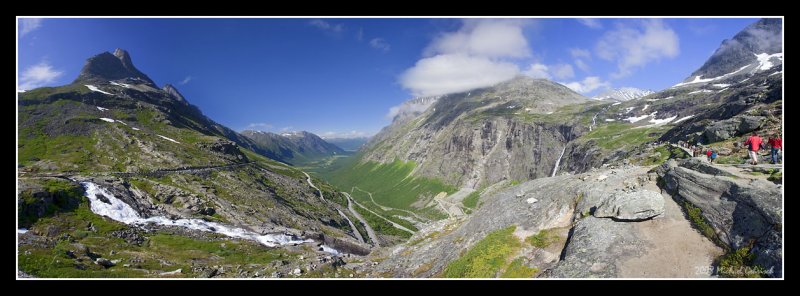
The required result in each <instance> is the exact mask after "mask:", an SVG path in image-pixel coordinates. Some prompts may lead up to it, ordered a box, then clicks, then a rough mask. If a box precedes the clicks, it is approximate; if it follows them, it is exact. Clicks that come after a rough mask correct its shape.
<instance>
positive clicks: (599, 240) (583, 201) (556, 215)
mask: <svg viewBox="0 0 800 296" xmlns="http://www.w3.org/2000/svg"><path fill="white" fill-rule="evenodd" d="M656 176H657V175H655V174H650V173H648V170H647V168H642V167H631V166H629V167H625V168H620V169H607V170H598V171H595V172H589V173H584V174H579V175H561V176H556V177H552V178H541V179H536V180H532V181H528V182H525V183H522V184H520V185H519V186H515V187H510V188H507V189H504V190H499V192H497V193H495V194H488V195H485V196H482V197H481V200H482V201H483V202H484V204H483V205H482V206H481V207H480V208H479V209H478V210H477V211H476V212H475V213H473V214H472V215H470V216H467V218H466V220H459V219H455V218H453V219H448V220H443V221H439V222H436V223H433V224H431V225H429V226H428V227H425V228H423V229H421V230H420V231H419V232H418V233H417V234H415V235H414V236H413V237H412V238H411V239H410V240H409V241H410V243H406V244H403V245H399V246H396V247H394V248H392V249H388V250H385V251H384V253H382V254H381V253H378V254H376V256H381V258H383V257H384V256H386V257H388V258H386V259H385V260H384V261H382V262H380V263H379V264H378V265H377V266H375V267H374V268H373V269H372V274H373V275H377V276H392V277H431V276H441V275H442V272H443V270H445V269H446V268H447V266H448V265H449V264H450V263H451V262H453V261H454V260H456V259H458V258H460V256H462V255H463V254H465V253H467V250H469V249H470V248H472V247H473V246H475V245H476V244H477V243H478V242H479V241H481V240H482V239H483V238H485V237H486V236H487V234H489V233H492V232H493V231H496V230H500V229H504V228H506V227H509V226H511V225H514V226H516V230H515V231H514V236H515V237H517V238H518V239H520V240H521V241H523V242H524V243H522V244H523V246H522V247H521V248H520V249H518V250H516V251H514V252H512V253H509V254H505V255H506V256H507V258H508V259H509V260H511V259H514V258H526V262H528V263H526V264H528V265H529V266H532V267H535V268H537V269H539V270H540V271H542V272H541V273H537V274H536V275H535V276H538V277H625V276H634V277H641V276H645V277H654V276H655V277H664V276H677V277H694V276H702V275H698V274H696V273H695V272H696V270H695V268H694V267H695V266H708V267H710V266H711V263H712V259H713V258H714V257H716V256H714V255H711V253H713V250H714V246H713V244H712V243H711V242H709V241H708V240H707V239H705V238H703V237H702V236H701V235H700V234H699V233H697V232H696V231H694V230H693V229H692V228H691V227H690V226H689V223H688V222H686V220H685V218H683V216H682V214H681V212H680V209H679V207H678V206H677V205H676V204H675V203H674V202H673V201H672V200H669V201H668V202H669V203H667V201H665V200H664V199H663V197H662V196H661V195H660V194H658V193H657V190H658V188H657V187H656V185H655V183H656V180H655V178H656ZM656 196H657V197H656ZM532 198H533V199H535V200H536V201H535V202H533V203H531V202H529V201H530V200H531V199H532ZM658 198H661V199H660V202H659V201H658ZM626 200H641V201H643V202H641V203H635V202H634V203H626V202H625V201H626ZM644 204H646V205H647V206H642V205H644ZM665 204H669V205H671V207H666V206H665ZM614 205H619V206H617V207H616V209H623V210H622V211H617V213H620V214H622V215H620V217H624V218H641V217H643V216H648V215H642V216H639V215H635V214H636V213H637V212H641V211H638V210H635V208H639V209H643V208H646V210H645V212H648V213H651V214H653V213H663V214H660V215H663V216H664V217H663V218H662V217H658V218H657V219H648V220H646V221H641V222H634V221H632V220H620V219H607V218H598V217H595V216H593V215H592V213H593V212H595V213H597V210H598V209H601V208H603V207H606V206H609V207H610V208H614ZM629 211H630V212H632V213H629V214H627V213H628V212H629ZM598 215H600V214H598ZM600 216H603V215H600ZM543 230H546V231H547V232H550V233H560V234H561V240H558V242H557V245H555V246H549V247H545V248H540V247H530V246H529V245H528V242H526V241H525V239H527V238H529V237H531V236H534V235H537V234H540V233H542V231H543ZM567 230H568V231H567ZM560 231H563V232H560ZM662 237H668V238H669V239H666V240H662V239H660V238H662ZM684 242H688V243H685V244H684ZM670 248H673V249H675V250H677V251H675V250H671V249H670ZM665 252H671V253H669V255H668V256H664V255H659V254H663V253H665ZM679 253H691V254H692V255H691V256H688V255H686V254H679ZM676 258H677V259H676ZM635 260H640V261H641V262H634V261H635ZM632 262H633V263H632ZM676 264H679V265H680V268H676V267H675V266H676ZM705 276H708V275H707V274H706V275H705Z"/></svg>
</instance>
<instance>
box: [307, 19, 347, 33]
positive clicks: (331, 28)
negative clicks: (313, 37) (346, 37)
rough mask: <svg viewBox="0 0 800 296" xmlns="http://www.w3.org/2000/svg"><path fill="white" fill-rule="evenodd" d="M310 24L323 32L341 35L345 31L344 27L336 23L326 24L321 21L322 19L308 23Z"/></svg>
mask: <svg viewBox="0 0 800 296" xmlns="http://www.w3.org/2000/svg"><path fill="white" fill-rule="evenodd" d="M308 24H309V25H312V26H314V27H317V28H320V29H322V30H325V31H330V32H333V33H341V32H343V31H344V25H342V24H335V23H329V22H326V21H323V20H320V19H316V20H312V21H310V22H308Z"/></svg>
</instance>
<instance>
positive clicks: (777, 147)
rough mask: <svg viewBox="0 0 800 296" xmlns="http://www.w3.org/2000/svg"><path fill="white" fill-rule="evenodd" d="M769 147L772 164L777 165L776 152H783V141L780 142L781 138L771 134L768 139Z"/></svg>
mask: <svg viewBox="0 0 800 296" xmlns="http://www.w3.org/2000/svg"><path fill="white" fill-rule="evenodd" d="M768 142H769V146H770V147H772V149H770V150H771V151H770V153H771V154H772V163H773V164H776V163H778V152H781V151H783V140H781V136H780V135H779V134H773V135H772V136H771V137H769V141H768Z"/></svg>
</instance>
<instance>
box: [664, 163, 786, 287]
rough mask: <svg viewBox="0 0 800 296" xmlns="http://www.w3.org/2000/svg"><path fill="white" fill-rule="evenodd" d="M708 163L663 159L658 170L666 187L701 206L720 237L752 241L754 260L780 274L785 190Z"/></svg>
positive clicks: (741, 243) (737, 242)
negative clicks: (715, 171)
mask: <svg viewBox="0 0 800 296" xmlns="http://www.w3.org/2000/svg"><path fill="white" fill-rule="evenodd" d="M710 166H711V165H709V164H705V163H702V162H699V160H697V159H690V160H685V161H681V162H678V163H677V165H676V164H675V163H672V164H669V163H667V164H664V165H663V166H662V169H660V170H658V172H659V174H660V175H662V178H663V179H664V181H665V185H666V189H667V190H668V191H669V192H671V193H672V194H674V195H675V196H678V197H679V198H682V199H685V200H686V201H688V202H690V203H692V204H693V205H694V206H696V207H698V208H700V209H701V210H702V215H703V217H704V218H705V219H706V220H707V221H708V222H709V223H710V225H711V227H713V228H714V230H715V231H716V232H717V235H718V236H719V238H720V240H721V241H722V242H724V243H725V244H728V245H730V246H731V247H732V248H734V249H739V248H741V247H744V246H748V245H749V244H751V242H754V245H753V248H752V249H751V252H752V253H753V254H755V260H756V262H757V263H758V264H761V266H762V267H764V268H766V269H767V270H769V269H772V270H773V271H774V272H776V273H775V274H774V276H777V277H780V270H781V264H782V263H781V257H782V253H781V252H782V249H783V244H782V242H781V240H780V237H781V227H780V223H781V217H782V215H783V210H782V207H781V199H782V197H783V194H782V193H781V190H780V189H779V188H778V186H777V185H775V184H772V183H770V182H767V181H764V180H751V181H748V180H742V179H737V178H731V177H726V176H715V175H710V174H707V173H704V172H709V171H712V169H710V168H705V169H703V168H702V167H710Z"/></svg>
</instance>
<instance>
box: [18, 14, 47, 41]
mask: <svg viewBox="0 0 800 296" xmlns="http://www.w3.org/2000/svg"><path fill="white" fill-rule="evenodd" d="M41 26H42V19H40V18H23V19H19V27H20V29H21V32H20V33H19V37H23V36H25V35H27V34H28V33H30V32H33V30H36V29H38V28H39V27H41Z"/></svg>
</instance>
